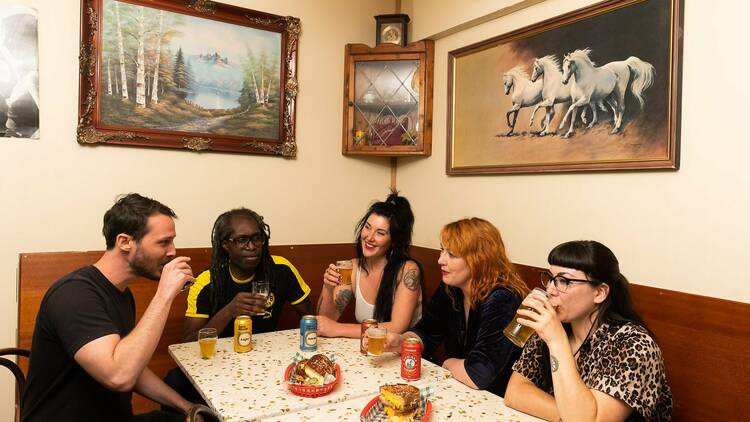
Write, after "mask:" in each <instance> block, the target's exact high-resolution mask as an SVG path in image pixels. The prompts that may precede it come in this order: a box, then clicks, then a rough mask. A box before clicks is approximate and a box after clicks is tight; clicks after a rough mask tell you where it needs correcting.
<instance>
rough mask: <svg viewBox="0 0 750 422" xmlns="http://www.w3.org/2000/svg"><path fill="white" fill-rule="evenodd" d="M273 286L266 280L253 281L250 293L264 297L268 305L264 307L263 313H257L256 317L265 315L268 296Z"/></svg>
mask: <svg viewBox="0 0 750 422" xmlns="http://www.w3.org/2000/svg"><path fill="white" fill-rule="evenodd" d="M270 291H271V286H270V285H269V284H268V282H267V281H265V280H253V283H252V289H251V291H250V293H252V294H255V295H259V296H263V297H264V298H266V305H264V309H263V311H262V312H257V313H255V315H263V312H265V307H266V306H268V303H267V302H268V295H269V294H270Z"/></svg>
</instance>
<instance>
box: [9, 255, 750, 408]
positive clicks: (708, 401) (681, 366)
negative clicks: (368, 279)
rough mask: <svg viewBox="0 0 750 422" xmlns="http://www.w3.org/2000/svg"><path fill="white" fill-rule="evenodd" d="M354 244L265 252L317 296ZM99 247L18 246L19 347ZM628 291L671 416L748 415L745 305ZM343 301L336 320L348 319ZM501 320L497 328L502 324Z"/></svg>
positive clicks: (430, 287) (177, 312)
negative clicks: (657, 360)
mask: <svg viewBox="0 0 750 422" xmlns="http://www.w3.org/2000/svg"><path fill="white" fill-rule="evenodd" d="M353 251H354V246H353V245H352V244H328V245H295V246H274V247H272V248H271V252H272V253H273V254H275V255H282V256H284V257H286V258H287V259H289V260H290V261H291V262H292V263H293V264H294V265H295V266H296V267H297V269H298V270H299V271H300V273H301V274H302V277H303V278H304V279H305V281H306V282H307V284H308V285H309V286H310V288H311V289H312V292H311V294H310V298H311V300H312V301H313V304H315V303H317V299H318V296H319V294H320V289H321V278H322V273H323V270H324V268H325V267H326V266H327V265H328V263H330V262H331V261H334V260H336V259H340V258H345V257H349V256H352V255H353ZM101 253H102V252H101V251H92V252H54V253H28V254H27V253H24V254H21V255H20V263H19V278H20V280H19V283H20V288H19V289H20V300H19V314H18V321H19V327H18V346H19V347H24V348H29V347H30V346H31V336H32V334H33V330H34V323H35V319H36V313H37V310H38V308H39V302H40V301H41V299H42V297H43V295H44V292H45V291H46V290H47V288H48V287H49V286H50V285H51V284H52V283H53V282H54V281H55V280H57V279H58V278H60V277H61V276H63V275H65V274H67V273H68V272H70V271H72V270H75V269H76V268H79V267H81V266H84V265H89V264H91V263H93V262H95V261H96V260H97V259H98V258H99V256H100V255H101ZM210 253H211V250H210V249H208V248H190V249H181V250H179V254H181V255H185V256H190V257H191V258H192V261H191V265H192V266H193V269H194V270H195V271H196V272H197V271H202V270H204V269H206V268H208V265H209V262H210ZM412 253H413V255H414V257H415V258H416V259H418V260H419V261H420V262H421V263H422V265H423V267H424V272H425V282H426V289H425V290H426V292H427V295H431V294H432V292H433V291H434V290H435V288H436V287H437V285H438V283H439V281H440V270H439V268H438V266H437V264H436V263H437V258H438V255H439V251H437V250H434V249H429V248H419V247H415V248H413V249H412ZM517 268H518V270H519V272H520V273H521V276H522V277H523V278H524V280H525V281H526V283H527V284H528V285H529V286H531V287H533V286H536V285H538V283H539V281H538V280H539V277H538V271H539V270H541V268H538V267H533V266H527V265H522V264H517ZM155 287H156V284H155V283H154V282H153V281H148V280H138V281H136V282H134V283H133V284H131V289H132V290H133V294H134V295H135V297H136V307H137V312H138V315H139V316H140V314H141V313H142V312H143V311H144V310H145V309H146V306H147V305H148V302H149V301H150V300H151V297H152V296H153V294H154V291H155ZM633 298H634V301H635V303H636V306H637V307H638V309H639V311H640V312H641V313H642V315H643V317H644V318H645V320H646V322H647V323H648V324H649V327H650V328H651V329H652V330H653V331H654V333H655V334H656V338H657V341H658V342H659V345H660V346H661V349H662V351H663V353H664V358H665V361H666V365H667V377H668V380H669V383H670V385H671V387H672V391H673V394H674V399H675V409H674V415H673V419H674V420H675V421H705V420H721V421H731V420H743V419H744V417H745V415H748V414H750V404H748V403H749V401H746V397H749V396H750V382H749V381H748V379H750V363H748V360H747V359H746V358H745V350H747V349H748V348H750V304H747V303H740V302H732V301H727V300H721V299H715V298H710V297H704V296H697V295H691V294H686V293H680V292H675V291H670V290H664V289H657V288H652V287H646V286H640V285H633ZM185 306H186V303H185V297H184V296H180V297H179V298H178V299H177V300H175V302H174V304H173V306H172V309H171V312H170V315H169V320H168V321H167V324H166V326H165V329H164V333H163V335H162V337H161V341H160V343H159V346H158V347H157V349H156V352H155V354H154V357H153V359H152V360H151V363H150V365H149V366H150V367H151V369H152V370H153V371H154V372H156V373H157V374H158V375H160V376H163V375H164V374H165V373H166V371H168V370H169V369H170V368H172V367H174V363H173V362H172V360H171V358H170V357H169V355H168V353H167V349H166V348H167V346H168V345H169V344H173V343H179V342H181V341H182V318H183V315H184V312H185ZM352 308H353V307H352V306H349V308H348V309H347V310H346V312H345V313H344V315H343V316H342V320H344V321H350V322H351V321H354V317H353V309H352ZM298 326H299V318H298V317H297V314H296V312H294V310H293V309H292V308H291V307H290V306H289V305H287V307H286V308H285V309H284V311H283V313H282V317H281V320H280V322H279V329H288V328H296V327H298ZM500 328H501V327H498V329H500ZM133 403H134V409H135V410H136V412H143V411H146V410H149V409H154V408H156V406H155V405H154V404H153V403H152V402H151V401H149V400H147V399H145V398H142V397H135V399H134V402H133Z"/></svg>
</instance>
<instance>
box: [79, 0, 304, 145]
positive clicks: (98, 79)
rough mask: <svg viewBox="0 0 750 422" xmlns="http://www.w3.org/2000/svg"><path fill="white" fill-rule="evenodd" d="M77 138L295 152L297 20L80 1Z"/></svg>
mask: <svg viewBox="0 0 750 422" xmlns="http://www.w3.org/2000/svg"><path fill="white" fill-rule="evenodd" d="M81 17H82V21H81V22H82V23H81V26H82V29H81V56H80V66H81V80H80V101H79V105H80V107H79V123H78V142H79V143H81V144H114V145H134V146H144V147H160V148H180V149H188V150H193V151H226V152H241V153H257V154H272V155H281V156H285V157H294V156H295V154H296V151H297V144H296V140H295V104H296V96H297V71H296V69H297V42H298V38H299V33H300V22H299V19H297V18H294V17H283V16H277V15H272V14H268V13H263V12H258V11H253V10H248V9H243V8H240V7H236V6H229V5H225V4H221V3H215V2H211V1H207V0H183V1H178V0H82V16H81Z"/></svg>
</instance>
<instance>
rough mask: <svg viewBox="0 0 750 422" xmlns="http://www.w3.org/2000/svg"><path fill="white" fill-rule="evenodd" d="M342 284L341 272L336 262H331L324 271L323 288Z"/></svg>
mask: <svg viewBox="0 0 750 422" xmlns="http://www.w3.org/2000/svg"><path fill="white" fill-rule="evenodd" d="M340 284H341V273H340V272H339V269H338V268H337V267H336V265H335V264H329V265H328V268H326V270H325V272H324V273H323V288H331V289H332V288H334V287H337V286H338V285H340Z"/></svg>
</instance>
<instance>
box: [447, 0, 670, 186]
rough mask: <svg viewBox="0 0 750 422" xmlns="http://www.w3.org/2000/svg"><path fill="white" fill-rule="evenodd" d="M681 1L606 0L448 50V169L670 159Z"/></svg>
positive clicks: (602, 166) (664, 162) (591, 166)
mask: <svg viewBox="0 0 750 422" xmlns="http://www.w3.org/2000/svg"><path fill="white" fill-rule="evenodd" d="M681 9H682V4H681V1H680V0H614V1H605V2H602V3H598V4H595V5H593V6H590V7H586V8H584V9H580V10H576V11H574V12H571V13H568V14H565V15H563V16H559V17H556V18H553V19H549V20H546V21H544V22H540V23H536V24H533V25H531V26H528V27H525V28H521V29H519V30H516V31H513V32H511V33H508V34H504V35H500V36H498V37H495V38H492V39H489V40H485V41H482V42H479V43H476V44H473V45H470V46H467V47H464V48H460V49H458V50H454V51H451V52H450V53H449V63H448V68H449V77H448V93H449V101H448V124H447V128H448V133H447V149H448V151H447V158H446V172H447V173H448V174H451V175H462V174H492V173H539V172H570V171H592V170H593V171H601V170H635V169H671V170H676V169H678V167H679V114H680V113H679V109H680V56H681V45H682V23H681V20H682V16H681Z"/></svg>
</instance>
